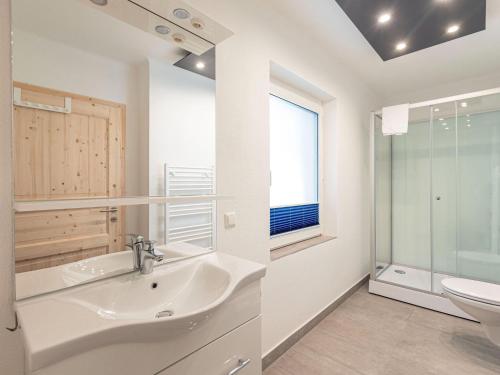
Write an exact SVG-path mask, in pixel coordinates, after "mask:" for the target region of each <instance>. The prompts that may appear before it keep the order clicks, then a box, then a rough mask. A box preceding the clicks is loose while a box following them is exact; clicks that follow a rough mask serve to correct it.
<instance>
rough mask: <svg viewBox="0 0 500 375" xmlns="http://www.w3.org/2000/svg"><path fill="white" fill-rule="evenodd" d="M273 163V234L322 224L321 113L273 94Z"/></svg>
mask: <svg viewBox="0 0 500 375" xmlns="http://www.w3.org/2000/svg"><path fill="white" fill-rule="evenodd" d="M270 162H271V165H270V167H271V188H270V202H271V212H270V215H271V228H270V234H271V235H276V234H282V233H286V232H291V231H294V230H298V229H303V228H307V227H311V226H315V225H318V224H319V204H318V114H317V113H315V112H313V111H310V110H309V109H307V108H304V107H301V106H299V105H297V104H294V103H292V102H290V101H287V100H284V99H282V98H279V97H277V96H273V95H271V96H270Z"/></svg>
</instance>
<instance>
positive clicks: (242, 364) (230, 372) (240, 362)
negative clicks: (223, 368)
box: [227, 358, 252, 375]
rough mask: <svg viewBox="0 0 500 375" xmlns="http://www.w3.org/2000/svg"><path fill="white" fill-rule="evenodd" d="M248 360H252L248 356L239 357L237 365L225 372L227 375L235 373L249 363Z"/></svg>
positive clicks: (234, 374)
mask: <svg viewBox="0 0 500 375" xmlns="http://www.w3.org/2000/svg"><path fill="white" fill-rule="evenodd" d="M250 362H252V360H251V359H250V358H249V359H240V360H239V361H238V366H237V367H235V368H234V369H232V370H231V371H229V372H228V373H227V375H236V374H237V373H238V372H240V371H241V370H243V369H244V368H245V367H247V366H248V365H249V364H250Z"/></svg>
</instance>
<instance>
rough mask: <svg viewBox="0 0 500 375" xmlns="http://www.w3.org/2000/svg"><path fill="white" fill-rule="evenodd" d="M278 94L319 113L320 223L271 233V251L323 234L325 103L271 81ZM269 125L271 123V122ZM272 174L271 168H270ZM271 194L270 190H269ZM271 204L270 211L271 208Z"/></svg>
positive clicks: (275, 92)
mask: <svg viewBox="0 0 500 375" xmlns="http://www.w3.org/2000/svg"><path fill="white" fill-rule="evenodd" d="M271 95H273V96H276V97H278V98H280V99H283V100H285V101H287V102H290V103H292V104H294V105H297V106H299V107H302V108H304V109H306V110H309V111H311V112H314V113H316V114H317V115H318V205H319V209H318V210H319V225H315V226H312V227H307V228H302V229H297V230H294V231H290V232H286V233H280V234H275V235H272V236H271V235H270V234H269V239H270V244H271V251H272V250H275V249H277V248H280V247H283V246H287V245H291V244H294V243H297V242H301V241H305V240H309V239H311V238H314V237H318V236H321V235H322V234H323V222H324V220H323V219H324V217H323V209H322V206H323V202H324V199H323V165H324V163H323V103H322V102H321V101H320V100H318V99H316V98H314V97H312V96H311V95H308V94H307V93H305V92H303V91H300V90H298V89H295V88H293V87H290V86H288V85H285V84H284V83H282V82H276V81H271V84H270V90H269V96H271ZM269 127H271V124H270V123H269ZM269 175H270V176H271V170H269ZM269 189H271V181H269ZM269 196H270V192H269ZM271 208H272V207H271V205H270V204H269V213H270V209H271Z"/></svg>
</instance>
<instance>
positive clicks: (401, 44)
mask: <svg viewBox="0 0 500 375" xmlns="http://www.w3.org/2000/svg"><path fill="white" fill-rule="evenodd" d="M406 47H408V45H407V44H406V42H399V43H398V44H396V49H397V50H398V51H404V50H405V49H406Z"/></svg>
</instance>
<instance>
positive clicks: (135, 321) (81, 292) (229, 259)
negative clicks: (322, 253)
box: [17, 253, 265, 373]
mask: <svg viewBox="0 0 500 375" xmlns="http://www.w3.org/2000/svg"><path fill="white" fill-rule="evenodd" d="M264 274H265V267H264V266H263V265H260V264H257V263H254V262H250V261H246V260H243V259H240V258H236V257H233V256H229V255H226V254H218V253H209V254H206V255H201V256H198V257H193V258H189V259H186V260H183V261H180V262H175V263H167V264H164V265H161V266H159V267H155V269H154V271H153V272H152V273H151V274H148V275H142V274H140V273H139V272H134V273H128V274H125V275H121V276H117V277H115V278H109V279H105V280H101V281H97V282H94V283H91V284H86V285H82V286H77V287H74V288H71V289H67V290H64V291H59V292H55V293H51V294H47V295H45V296H39V297H34V298H30V299H27V300H24V301H20V302H18V303H17V313H18V317H19V322H20V325H21V327H22V332H23V335H24V338H25V343H26V345H25V347H26V358H27V364H28V367H29V369H30V371H32V372H34V371H37V370H38V369H42V368H49V367H50V366H58V365H59V364H60V363H65V361H66V362H67V361H68V358H71V357H73V356H76V357H78V356H80V357H82V356H84V355H85V353H94V352H95V351H96V350H97V349H98V348H100V347H102V348H103V350H104V348H109V347H110V346H112V347H117V348H119V349H116V350H122V349H123V350H125V349H124V348H126V347H127V346H126V344H127V343H128V344H130V345H132V348H134V347H136V346H135V345H137V344H134V343H144V344H141V345H148V347H149V346H150V347H151V348H152V349H148V350H147V351H146V354H144V355H152V354H151V353H154V350H161V352H162V353H166V352H165V350H167V351H168V353H166V354H163V357H158V358H157V356H154V357H153V359H152V361H151V365H152V363H153V361H156V360H157V359H158V360H159V359H160V358H163V360H164V362H166V361H167V359H168V360H169V361H175V360H177V359H179V358H180V357H181V356H182V355H185V353H188V352H189V350H190V345H192V344H193V343H194V342H196V343H197V344H199V342H200V340H207V342H208V340H209V339H210V337H212V336H213V335H215V334H216V332H227V330H228V329H231V327H233V328H234V327H235V326H237V325H239V324H242V323H244V322H245V321H248V318H249V317H252V316H255V313H256V312H255V311H254V307H253V305H249V304H248V301H251V300H252V298H253V300H255V299H257V300H258V298H259V295H260V293H259V290H258V289H255V287H254V285H255V281H258V280H259V279H260V278H262V277H263V276H264ZM250 287H251V289H248V288H250ZM242 293H243V294H242ZM251 296H255V297H251ZM226 306H227V307H226ZM255 308H256V307H255ZM208 322H210V323H208ZM196 332H198V334H197V335H198V336H196V337H197V339H196V340H193V339H186V340H184V341H183V340H182V339H183V337H194V336H193V335H196ZM190 335H191V336H190ZM181 342H183V343H184V344H182V345H181V344H180V343H181ZM160 344H161V345H160ZM113 345H114V346H113ZM124 345H125V346H124ZM158 345H160V346H158ZM169 345H170V346H169ZM131 350H132V351H133V350H134V349H131ZM82 358H83V357H82ZM169 363H170V362H169ZM51 371H52V370H51ZM51 373H52V372H51Z"/></svg>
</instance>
